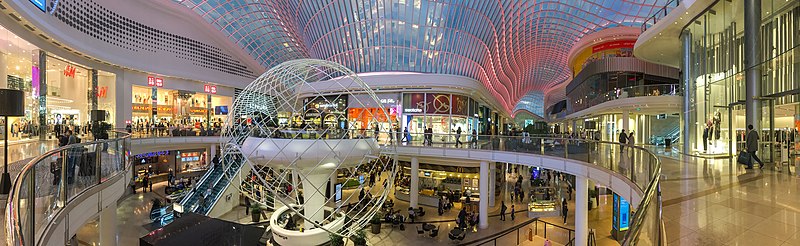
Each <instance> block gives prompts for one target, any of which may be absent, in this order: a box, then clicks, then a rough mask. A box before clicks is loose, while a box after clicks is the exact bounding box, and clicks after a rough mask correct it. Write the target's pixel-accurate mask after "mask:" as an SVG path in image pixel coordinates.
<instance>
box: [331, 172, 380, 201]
mask: <svg viewBox="0 0 800 246" xmlns="http://www.w3.org/2000/svg"><path fill="white" fill-rule="evenodd" d="M337 175H339V174H338V172H337V170H336V169H335V168H334V169H333V170H331V180H330V183H331V184H330V187H328V192H329V194H330V197H333V198H335V197H336V182H337V181H338V180H336V177H337ZM370 188H372V187H370ZM333 200H334V201H336V199H333Z"/></svg>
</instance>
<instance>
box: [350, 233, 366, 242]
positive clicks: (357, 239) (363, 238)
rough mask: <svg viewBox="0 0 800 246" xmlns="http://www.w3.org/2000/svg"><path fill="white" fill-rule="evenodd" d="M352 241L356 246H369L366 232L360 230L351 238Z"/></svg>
mask: <svg viewBox="0 0 800 246" xmlns="http://www.w3.org/2000/svg"><path fill="white" fill-rule="evenodd" d="M350 240H351V241H353V244H355V245H356V246H366V245H367V233H366V232H364V230H359V231H357V232H356V234H354V235H352V236H350Z"/></svg>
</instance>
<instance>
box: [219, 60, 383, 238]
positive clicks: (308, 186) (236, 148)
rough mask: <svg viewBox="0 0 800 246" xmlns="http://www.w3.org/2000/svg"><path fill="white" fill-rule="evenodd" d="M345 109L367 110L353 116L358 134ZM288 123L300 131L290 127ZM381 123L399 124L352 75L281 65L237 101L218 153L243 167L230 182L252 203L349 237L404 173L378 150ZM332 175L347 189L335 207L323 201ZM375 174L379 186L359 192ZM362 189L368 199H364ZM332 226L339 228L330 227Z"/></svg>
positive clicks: (335, 67) (332, 68)
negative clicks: (286, 209)
mask: <svg viewBox="0 0 800 246" xmlns="http://www.w3.org/2000/svg"><path fill="white" fill-rule="evenodd" d="M321 92H336V94H335V95H327V96H326V95H324V94H323V93H321ZM348 104H349V105H351V106H353V107H351V108H361V109H370V110H358V111H353V113H357V114H358V115H356V117H353V118H356V119H360V122H362V123H360V126H358V127H357V128H358V129H351V128H356V127H355V126H349V124H350V123H352V122H348V119H347V116H348V115H347V114H348V112H347V108H348V107H347V106H348ZM350 116H353V115H350ZM279 119H283V122H279V121H280V120H279ZM298 120H302V122H298ZM286 121H288V123H295V124H296V123H299V124H298V125H299V127H286V126H285V125H286V124H285V123H286ZM363 122H368V124H364V123H363ZM379 122H394V120H393V119H392V118H391V117H390V115H389V111H387V109H386V108H384V107H383V105H382V104H381V103H380V100H379V99H378V97H377V96H376V95H375V92H374V91H373V90H372V89H370V88H369V86H368V85H367V84H366V83H364V81H362V80H361V79H360V78H359V77H358V76H357V75H356V74H355V73H354V72H353V71H351V70H350V69H348V68H346V67H344V66H342V65H340V64H338V63H334V62H330V61H324V60H315V59H300V60H292V61H287V62H284V63H282V64H280V65H278V66H275V67H273V68H271V69H269V71H267V72H265V73H264V74H262V75H261V76H260V77H258V78H257V79H256V80H254V81H253V82H252V83H250V84H249V85H248V86H247V87H246V88H245V89H244V90H242V91H241V92H240V93H239V95H238V96H237V97H236V98H235V100H234V102H233V105H232V107H231V110H230V113H229V114H228V119H227V123H226V126H227V129H226V130H225V131H224V132H223V136H222V137H221V146H222V147H221V154H222V160H223V163H230V162H231V161H237V160H238V161H243V162H244V164H242V168H241V171H239V173H238V174H228V173H226V175H233V177H229V180H231V181H232V182H234V185H237V186H239V189H240V191H241V192H242V194H244V195H245V196H247V197H249V198H250V199H251V200H252V201H255V202H257V203H259V204H262V205H265V206H268V207H273V208H276V209H277V208H279V207H287V208H288V209H289V211H291V213H292V214H294V215H298V216H301V217H302V219H303V221H298V223H299V222H303V223H304V227H305V228H306V230H308V229H309V228H322V229H324V230H325V231H327V232H328V233H331V234H336V235H339V236H342V237H345V238H347V237H350V236H352V235H354V234H355V233H356V232H358V231H360V230H362V229H363V228H364V227H365V226H366V225H367V223H369V221H370V219H372V218H373V216H375V215H376V214H377V213H378V212H379V211H380V209H381V206H382V205H383V203H384V201H385V200H386V198H387V195H388V194H389V192H390V191H392V190H393V189H392V186H393V185H394V179H395V176H396V174H397V172H398V170H399V168H398V165H397V152H396V149H395V147H394V145H391V144H388V145H384V146H380V145H379V143H378V141H377V140H376V139H375V138H374V137H375V136H374V133H375V128H376V127H378V126H379ZM366 129H369V130H366ZM389 130H391V129H380V131H381V132H386V131H389ZM382 134H384V137H383V138H384V139H386V138H387V136H386V134H385V133H382ZM225 165H227V164H225ZM334 170H336V171H337V172H338V173H343V174H344V178H339V179H338V181H339V183H343V184H345V185H349V187H347V188H346V190H344V191H342V196H341V197H340V201H338V202H337V201H336V200H337V199H336V195H330V196H327V195H326V193H327V192H328V191H329V190H331V189H330V188H329V187H328V184H327V182H328V180H331V179H334V180H336V179H335V177H334V175H337V172H334ZM371 171H372V172H375V173H377V175H376V179H379V177H381V174H383V178H382V179H380V182H378V181H375V182H374V184H373V186H371V187H370V186H368V184H369V183H370V182H363V183H358V184H357V185H354V184H355V183H354V182H358V181H360V180H367V178H368V177H369V175H368V173H369V172H371ZM321 175H324V179H323V176H321ZM362 175H363V177H364V178H363V179H360V176H362ZM320 181H324V182H320ZM289 187H291V188H289ZM362 189H364V190H365V191H366V193H367V195H365V196H364V197H363V198H359V196H360V194H359V193H360V191H361V190H362ZM323 199H324V200H323ZM320 205H322V206H320ZM248 209H249V208H248ZM282 210H285V208H284V209H282ZM320 214H321V216H320ZM342 216H344V218H342ZM333 221H338V222H337V223H339V225H338V226H335V227H332V226H325V225H327V224H331V223H332V222H333ZM342 221H343V222H342ZM271 226H273V227H275V226H282V225H271Z"/></svg>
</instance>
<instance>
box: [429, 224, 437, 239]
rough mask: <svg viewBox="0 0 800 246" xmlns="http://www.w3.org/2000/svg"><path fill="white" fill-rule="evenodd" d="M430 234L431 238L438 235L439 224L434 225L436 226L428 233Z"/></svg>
mask: <svg viewBox="0 0 800 246" xmlns="http://www.w3.org/2000/svg"><path fill="white" fill-rule="evenodd" d="M430 236H431V237H432V238H436V237H437V236H439V226H436V228H434V229H433V230H431V234H430Z"/></svg>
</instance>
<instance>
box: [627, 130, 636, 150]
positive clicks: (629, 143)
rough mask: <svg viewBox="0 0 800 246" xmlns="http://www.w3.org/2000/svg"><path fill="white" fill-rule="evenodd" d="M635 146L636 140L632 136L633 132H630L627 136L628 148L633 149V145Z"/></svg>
mask: <svg viewBox="0 0 800 246" xmlns="http://www.w3.org/2000/svg"><path fill="white" fill-rule="evenodd" d="M635 144H636V138H635V137H634V136H633V131H631V133H630V134H628V146H629V147H630V148H629V149H633V145H635Z"/></svg>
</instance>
